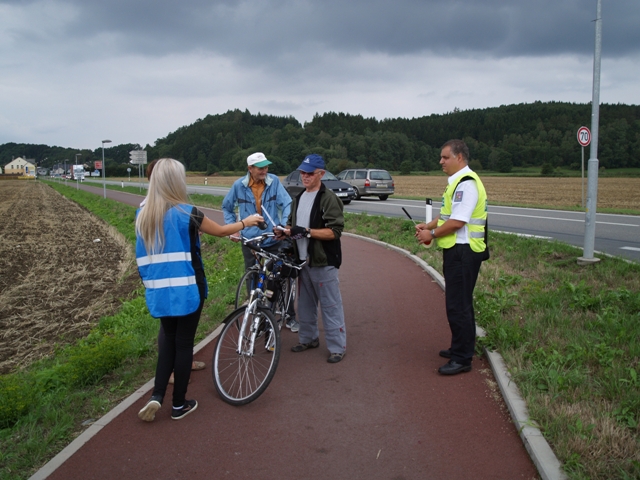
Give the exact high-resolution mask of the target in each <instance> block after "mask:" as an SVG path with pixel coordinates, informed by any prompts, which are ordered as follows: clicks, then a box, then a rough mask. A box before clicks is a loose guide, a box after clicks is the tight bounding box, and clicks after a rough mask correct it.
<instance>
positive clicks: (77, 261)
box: [0, 180, 139, 374]
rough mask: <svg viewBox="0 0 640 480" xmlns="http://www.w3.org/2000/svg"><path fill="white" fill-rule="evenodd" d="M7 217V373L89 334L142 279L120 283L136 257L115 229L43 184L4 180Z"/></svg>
mask: <svg viewBox="0 0 640 480" xmlns="http://www.w3.org/2000/svg"><path fill="white" fill-rule="evenodd" d="M0 217H1V218H2V222H0V374H1V373H7V372H9V371H11V370H13V369H14V368H16V367H20V366H24V365H27V364H29V363H32V362H33V361H34V360H37V359H39V358H41V357H43V356H45V355H48V354H49V353H51V352H52V351H53V349H54V348H55V346H56V344H58V343H60V344H61V343H67V342H69V341H72V340H74V339H76V338H80V337H84V336H85V335H86V334H87V332H88V331H89V329H90V328H91V327H92V326H94V325H95V324H96V323H97V321H98V320H99V319H100V317H101V316H103V315H107V314H109V313H110V312H112V311H113V310H114V308H115V307H117V305H118V304H119V301H118V298H120V297H122V296H125V295H128V294H129V293H130V292H131V291H132V289H133V288H135V284H138V283H139V280H138V279H137V277H135V278H130V280H129V282H126V283H122V282H120V281H121V279H122V276H123V274H124V273H125V272H126V271H127V270H128V269H129V268H130V266H131V265H132V262H133V261H134V255H133V249H132V248H131V247H130V246H129V245H128V244H127V243H126V240H125V239H124V238H123V237H122V236H121V235H120V234H119V233H118V232H117V231H116V230H115V229H114V228H113V227H111V226H109V225H106V224H104V223H103V222H101V221H100V220H98V219H96V218H95V217H94V216H93V215H91V214H90V213H89V212H87V211H86V210H84V209H82V208H81V207H80V206H78V205H77V204H75V203H73V202H71V201H70V200H67V199H66V198H64V197H63V196H61V195H60V194H58V193H57V192H56V191H54V190H53V189H51V188H49V187H48V186H46V185H44V184H41V183H40V182H37V181H13V180H12V181H6V182H2V184H1V185H0ZM96 239H100V241H99V242H97V241H94V240H96ZM133 282H135V284H134V283H133Z"/></svg>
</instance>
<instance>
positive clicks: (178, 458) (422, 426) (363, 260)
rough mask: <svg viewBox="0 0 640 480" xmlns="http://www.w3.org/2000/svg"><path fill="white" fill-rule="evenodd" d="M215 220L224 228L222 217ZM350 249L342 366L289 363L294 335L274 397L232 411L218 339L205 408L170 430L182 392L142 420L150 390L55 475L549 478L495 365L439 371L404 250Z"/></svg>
mask: <svg viewBox="0 0 640 480" xmlns="http://www.w3.org/2000/svg"><path fill="white" fill-rule="evenodd" d="M117 193H119V194H118V195H116V194H114V196H113V198H116V199H119V200H121V201H124V200H125V199H127V200H126V201H127V203H131V204H134V205H135V204H136V203H135V202H138V203H139V201H140V197H137V196H134V195H130V197H131V198H132V200H129V199H128V197H127V194H122V193H120V192H117ZM109 196H110V197H111V194H110V195H109ZM206 214H207V215H208V216H210V217H211V218H212V219H214V220H216V221H221V214H220V212H215V211H212V210H206ZM342 240H343V242H342V243H343V262H344V263H343V265H342V267H341V269H340V282H341V291H342V295H343V302H344V308H345V318H346V322H347V339H348V340H347V341H348V346H347V354H346V355H345V358H344V360H343V361H342V362H340V363H338V364H335V365H332V364H328V363H327V362H326V358H327V356H328V352H327V350H326V347H325V344H324V339H323V337H322V336H321V345H320V348H318V349H315V350H308V351H306V352H302V353H293V352H291V351H290V348H291V347H292V346H293V345H295V343H297V335H296V334H293V333H291V332H290V331H288V330H283V332H282V340H283V351H282V355H281V358H280V364H279V366H278V370H277V372H276V375H275V377H274V379H273V381H272V382H271V384H270V385H269V387H268V388H267V390H266V392H265V393H264V394H263V395H262V396H261V397H260V398H258V399H257V400H256V401H254V402H253V403H251V404H249V405H246V406H242V407H233V406H230V405H228V404H226V403H224V402H223V401H222V400H221V399H220V397H219V396H218V394H217V392H216V391H215V388H214V385H213V381H212V378H211V358H212V355H213V348H214V345H215V341H211V342H210V343H209V344H207V345H206V346H205V347H204V348H202V349H201V350H200V351H199V352H198V353H197V354H196V356H195V358H196V359H197V360H201V361H205V362H206V364H207V368H206V369H205V370H203V371H198V372H193V374H192V382H191V384H190V386H189V392H188V395H187V396H188V398H195V399H196V400H198V403H199V406H198V410H197V411H195V412H193V414H191V415H189V416H188V417H185V418H184V419H182V420H180V421H178V422H176V421H172V420H171V418H170V398H171V393H170V392H171V387H170V389H169V391H168V392H167V397H166V398H165V405H164V406H163V407H162V409H161V410H160V411H159V412H158V415H157V416H156V420H155V421H154V422H152V423H145V422H142V421H140V420H139V419H138V417H137V412H138V411H139V410H140V408H142V407H143V406H144V404H145V403H146V401H147V399H148V397H149V395H150V393H148V392H147V393H144V394H143V395H142V396H141V397H140V398H139V399H137V400H136V401H134V402H133V403H132V404H131V405H130V406H128V407H127V408H124V409H123V411H122V413H120V414H119V415H117V416H115V418H113V419H112V420H111V421H110V422H109V423H107V424H106V425H105V426H104V427H103V428H102V429H100V430H99V432H98V433H97V434H96V435H94V436H93V437H91V438H90V439H89V440H88V441H87V442H86V443H85V444H84V445H83V446H82V447H81V448H79V449H78V450H77V451H75V453H73V454H72V455H71V456H70V457H69V458H68V459H67V460H66V461H64V463H62V464H61V465H60V466H58V468H57V469H56V470H55V471H53V473H51V475H50V476H49V477H48V478H50V479H86V478H97V479H111V478H114V479H115V478H118V479H129V478H135V479H137V480H144V479H160V478H161V479H183V478H188V479H212V478H216V479H217V478H233V479H245V478H247V479H249V478H250V479H255V478H266V479H279V478H286V477H288V478H300V479H328V478H334V479H343V478H358V479H359V478H366V479H425V478H430V479H431V478H433V479H441V478H442V479H444V478H446V479H468V478H474V479H520V478H521V479H533V478H539V477H538V473H537V471H536V469H535V466H534V465H533V463H532V461H531V459H530V457H529V455H528V454H527V451H526V450H525V448H524V446H523V444H522V441H521V440H520V437H519V436H518V432H517V431H516V428H515V426H514V425H513V423H512V421H511V419H510V417H509V414H508V411H507V409H506V407H505V405H504V402H503V401H502V398H501V397H500V392H499V391H498V390H497V387H495V382H494V380H493V375H492V373H491V370H490V367H489V365H488V363H487V362H486V361H485V360H478V359H477V358H476V359H475V360H474V362H473V370H472V371H471V372H469V373H465V374H460V375H456V376H453V377H443V376H441V375H439V374H438V373H437V369H438V367H439V366H441V365H442V364H443V363H445V359H442V358H440V357H439V356H438V351H439V350H440V349H442V348H446V347H448V346H449V341H450V331H449V328H448V325H447V320H446V314H445V307H444V294H443V292H442V290H441V288H440V287H439V286H438V285H437V284H436V283H435V282H434V281H433V279H432V278H431V277H430V276H429V275H428V274H427V273H426V272H425V271H424V270H423V269H422V268H420V267H419V266H418V265H416V264H415V263H414V262H413V261H411V260H410V259H408V258H406V257H404V256H402V255H400V254H398V253H397V252H395V251H392V250H389V249H386V248H384V247H382V246H380V245H377V244H373V243H370V242H366V241H362V240H359V239H356V238H353V237H347V236H345V237H343V239H342Z"/></svg>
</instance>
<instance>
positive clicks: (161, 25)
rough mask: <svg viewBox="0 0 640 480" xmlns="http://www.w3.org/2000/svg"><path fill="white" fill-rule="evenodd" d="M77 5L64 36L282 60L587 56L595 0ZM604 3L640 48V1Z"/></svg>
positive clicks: (155, 51) (610, 23)
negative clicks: (318, 55)
mask: <svg viewBox="0 0 640 480" xmlns="http://www.w3.org/2000/svg"><path fill="white" fill-rule="evenodd" d="M69 2H76V3H72V4H73V5H74V7H75V8H77V9H78V13H79V15H78V17H77V18H76V19H75V20H74V21H73V22H71V23H69V24H68V26H67V30H66V31H64V32H60V33H59V35H60V37H65V38H69V37H75V38H76V39H77V40H78V41H83V39H84V38H87V37H92V36H95V35H98V34H105V33H108V34H110V35H112V36H114V37H113V41H114V43H113V45H114V46H116V47H117V48H118V49H119V50H121V52H127V53H139V54H147V55H148V54H151V55H165V54H169V53H184V52H187V51H210V52H213V53H217V54H222V55H225V56H232V57H236V58H238V60H239V61H253V62H259V63H267V62H272V61H274V58H275V59H276V60H275V61H282V62H283V63H284V64H287V63H288V64H291V63H293V62H295V60H297V59H296V58H295V57H296V55H294V54H296V53H297V55H301V54H305V53H307V52H308V51H309V50H311V51H313V50H314V49H328V50H331V51H336V52H341V51H344V52H349V53H354V52H373V53H379V52H382V53H388V54H392V55H397V54H413V53H418V52H424V51H431V52H434V53H436V54H445V55H448V54H455V55H469V56H474V55H488V56H490V57H493V58H502V57H510V56H520V55H528V56H535V55H549V54H552V55H553V54H575V53H577V54H585V55H589V54H590V53H591V52H592V51H593V37H594V26H593V22H592V20H593V19H594V17H595V10H596V0H530V1H526V2H525V1H506V0H395V1H389V0H351V1H349V2H344V1H343V0H340V1H338V0H309V1H306V2H303V1H298V0H270V1H268V2H267V1H260V0H247V1H244V2H236V1H219V0H218V1H205V0H183V1H175V0H155V1H152V0H137V1H131V0H129V1H127V0H112V1H110V2H104V1H103V0H99V1H98V0H82V1H80V0H68V2H67V3H69ZM24 3H25V2H22V3H21V4H24ZM604 3H605V5H604V7H603V18H604V32H605V33H604V40H603V51H604V53H605V54H607V55H609V56H613V57H617V56H621V55H625V54H628V53H633V52H638V51H640V29H639V28H638V25H640V2H638V0H615V1H607V0H605V1H604ZM25 34H26V32H25ZM31 38H33V37H31ZM265 57H269V60H267V59H266V58H265Z"/></svg>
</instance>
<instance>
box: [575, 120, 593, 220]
mask: <svg viewBox="0 0 640 480" xmlns="http://www.w3.org/2000/svg"><path fill="white" fill-rule="evenodd" d="M578 143H579V144H580V146H581V147H582V203H581V205H582V208H584V147H586V146H588V145H589V144H590V143H591V130H589V129H588V128H587V127H580V128H579V129H578Z"/></svg>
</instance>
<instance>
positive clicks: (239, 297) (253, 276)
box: [235, 234, 297, 325]
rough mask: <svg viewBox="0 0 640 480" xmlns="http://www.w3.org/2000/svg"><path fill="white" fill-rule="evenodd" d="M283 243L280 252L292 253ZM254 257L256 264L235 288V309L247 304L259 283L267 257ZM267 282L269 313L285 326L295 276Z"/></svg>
mask: <svg viewBox="0 0 640 480" xmlns="http://www.w3.org/2000/svg"><path fill="white" fill-rule="evenodd" d="M267 235H270V234H267ZM267 238H269V237H267ZM283 242H285V246H284V247H281V249H280V250H281V251H283V252H288V251H292V248H291V246H290V241H288V240H283ZM254 252H255V251H254ZM254 256H255V257H256V260H257V263H256V264H255V265H252V266H251V267H249V268H248V269H247V270H246V271H245V273H244V275H243V276H242V278H241V279H240V282H239V283H238V287H237V288H236V298H235V307H236V308H240V307H241V306H242V305H246V304H248V303H249V296H250V295H251V291H252V290H253V289H254V288H255V286H256V285H257V284H258V282H259V277H260V270H261V269H262V267H263V264H264V261H265V259H266V258H267V257H265V256H263V255H260V254H258V253H254ZM269 280H270V281H269V282H268V289H267V292H265V293H266V297H267V298H268V299H269V300H270V302H271V313H273V314H274V315H275V316H276V318H277V319H278V321H279V322H280V323H282V324H284V325H286V324H287V322H288V321H289V318H290V315H289V310H290V309H291V307H292V306H293V305H294V303H295V300H296V294H297V286H296V285H297V283H296V278H295V276H291V275H275V276H272V278H270V279H269ZM273 282H277V283H278V285H277V288H276V289H274V288H273V287H274V285H272V283H273ZM272 292H273V293H272Z"/></svg>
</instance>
